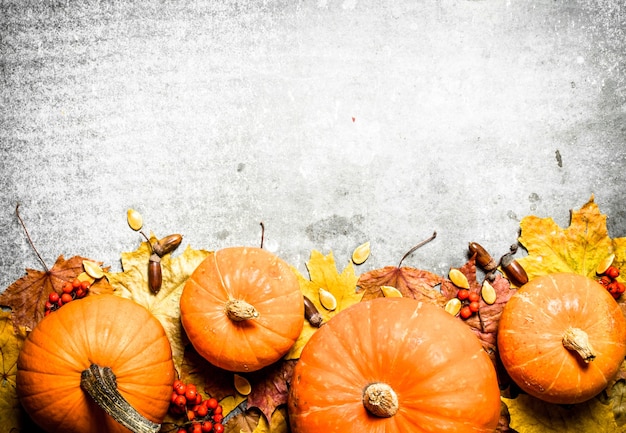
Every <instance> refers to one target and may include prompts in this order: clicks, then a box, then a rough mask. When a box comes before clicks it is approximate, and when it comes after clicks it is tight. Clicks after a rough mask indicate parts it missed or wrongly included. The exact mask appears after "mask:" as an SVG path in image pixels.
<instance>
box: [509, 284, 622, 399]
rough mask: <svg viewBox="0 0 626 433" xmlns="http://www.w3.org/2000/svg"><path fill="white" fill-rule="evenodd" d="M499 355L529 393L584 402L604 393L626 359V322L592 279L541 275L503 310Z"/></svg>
mask: <svg viewBox="0 0 626 433" xmlns="http://www.w3.org/2000/svg"><path fill="white" fill-rule="evenodd" d="M498 351H499V353H500V358H501V359H502V363H503V365H504V367H505V368H506V370H507V372H508V373H509V375H510V376H511V378H512V379H513V380H514V381H515V383H517V384H518V385H519V386H520V388H522V389H523V390H524V391H526V392H527V393H528V394H530V395H532V396H535V397H537V398H539V399H542V400H544V401H547V402H551V403H562V404H566V403H567V404H573V403H580V402H583V401H585V400H588V399H590V398H592V397H594V396H595V395H596V394H598V393H599V392H600V391H602V389H604V388H605V387H606V386H607V383H608V381H609V380H610V379H611V378H612V377H613V376H615V374H616V373H617V371H618V369H619V367H620V365H621V364H622V362H623V361H624V356H626V319H625V318H624V315H623V313H622V311H621V309H620V307H619V305H618V304H617V303H616V302H615V300H614V299H613V298H612V296H611V295H610V294H609V293H608V292H607V290H606V289H605V288H603V287H602V286H601V285H600V284H598V283H597V282H596V281H594V280H592V279H591V278H588V277H585V276H583V275H577V274H572V273H558V274H552V275H546V276H541V277H537V278H534V279H532V280H531V281H530V282H528V283H527V284H525V285H524V286H522V287H521V288H520V289H519V290H518V291H517V293H515V295H513V297H511V299H510V300H509V301H508V302H507V304H506V306H505V307H504V311H503V312H502V317H501V319H500V324H499V330H498Z"/></svg>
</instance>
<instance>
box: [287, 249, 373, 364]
mask: <svg viewBox="0 0 626 433" xmlns="http://www.w3.org/2000/svg"><path fill="white" fill-rule="evenodd" d="M306 266H307V270H308V271H309V277H310V279H309V278H306V277H304V276H302V274H300V273H299V272H298V271H297V270H296V269H294V272H295V274H296V276H297V277H298V282H299V283H300V290H301V291H302V294H303V295H305V296H306V297H308V298H309V299H310V300H311V301H312V302H313V304H315V306H316V308H317V309H318V311H319V312H320V314H321V316H322V318H323V319H324V322H326V321H328V320H329V319H330V318H331V317H333V316H334V315H336V314H337V313H339V312H340V311H341V310H343V309H345V308H347V307H349V306H350V305H353V304H356V303H358V302H360V301H361V298H362V297H363V293H362V292H358V291H357V280H358V278H357V277H356V275H355V273H354V267H353V266H352V263H348V265H347V266H346V267H345V268H344V269H343V271H342V272H341V274H340V273H338V272H337V266H336V264H335V259H334V257H333V253H332V252H330V253H329V254H328V255H326V256H324V255H323V254H322V253H320V252H319V251H316V250H313V251H312V252H311V257H310V259H309V261H308V262H307V265H306ZM320 289H324V290H327V291H328V292H330V293H331V294H332V295H333V296H334V297H335V299H336V300H337V307H336V308H335V309H334V310H332V311H329V310H327V309H326V308H324V307H323V306H322V304H321V302H320ZM316 329H317V328H314V327H312V326H311V325H310V324H309V323H308V322H307V321H306V320H305V321H304V327H303V328H302V332H301V333H300V337H299V338H298V340H297V341H296V343H295V344H294V345H293V346H292V348H291V350H290V351H289V353H287V355H285V359H297V358H299V357H300V352H301V351H302V348H303V347H304V345H305V344H306V342H307V341H309V338H311V335H313V333H314V332H315V331H316Z"/></svg>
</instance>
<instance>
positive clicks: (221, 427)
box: [213, 423, 224, 433]
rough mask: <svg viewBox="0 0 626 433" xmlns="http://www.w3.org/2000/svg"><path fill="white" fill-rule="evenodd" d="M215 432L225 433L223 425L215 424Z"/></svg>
mask: <svg viewBox="0 0 626 433" xmlns="http://www.w3.org/2000/svg"><path fill="white" fill-rule="evenodd" d="M213 431H214V432H215V433H224V426H223V425H222V424H221V423H215V425H213Z"/></svg>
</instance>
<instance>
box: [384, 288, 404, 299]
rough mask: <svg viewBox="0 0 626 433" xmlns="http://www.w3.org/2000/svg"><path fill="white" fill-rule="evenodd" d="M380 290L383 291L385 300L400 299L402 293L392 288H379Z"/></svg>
mask: <svg viewBox="0 0 626 433" xmlns="http://www.w3.org/2000/svg"><path fill="white" fill-rule="evenodd" d="M380 290H382V291H383V295H385V298H401V297H402V292H401V291H400V290H398V289H396V288H395V287H393V286H380Z"/></svg>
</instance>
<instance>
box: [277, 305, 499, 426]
mask: <svg viewBox="0 0 626 433" xmlns="http://www.w3.org/2000/svg"><path fill="white" fill-rule="evenodd" d="M500 406H501V404H500V391H499V388H498V382H497V378H496V372H495V368H494V366H493V363H492V362H491V360H490V359H489V357H488V356H487V354H486V352H485V351H484V350H483V348H482V345H481V343H480V342H479V340H478V338H476V336H475V335H474V334H473V333H472V332H471V331H470V329H469V328H468V327H467V326H466V325H465V324H463V323H462V322H461V321H460V320H458V319H456V318H454V317H453V316H451V315H450V314H448V313H446V312H445V311H444V310H443V309H441V308H439V307H436V306H434V305H431V304H426V303H422V302H418V301H417V300H415V299H409V298H378V299H374V300H371V301H364V302H360V303H358V304H356V305H353V306H351V307H349V308H347V309H346V310H343V311H341V312H340V313H338V314H337V315H336V316H334V317H333V318H332V319H330V320H329V321H328V322H327V323H326V324H325V325H324V326H322V327H321V328H320V329H319V330H318V331H316V332H315V334H313V336H312V337H311V339H310V340H309V341H308V343H307V344H306V346H305V347H304V349H303V351H302V354H301V356H300V359H299V360H298V363H297V364H296V366H295V369H294V373H293V377H292V383H291V388H290V393H289V398H288V410H289V419H290V423H291V429H292V431H293V432H298V433H332V432H336V433H339V432H341V433H344V432H360V433H408V432H410V433H424V432H443V431H445V432H450V433H472V432H474V433H476V432H483V433H487V432H493V431H494V430H495V428H496V426H497V424H498V419H499V417H500Z"/></svg>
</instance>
